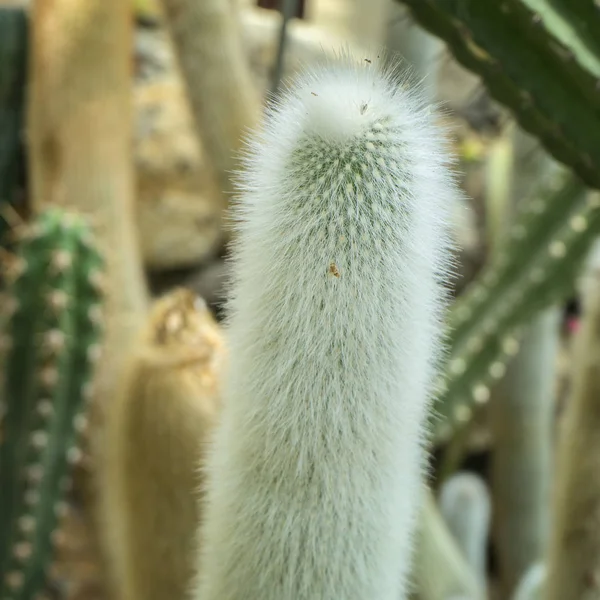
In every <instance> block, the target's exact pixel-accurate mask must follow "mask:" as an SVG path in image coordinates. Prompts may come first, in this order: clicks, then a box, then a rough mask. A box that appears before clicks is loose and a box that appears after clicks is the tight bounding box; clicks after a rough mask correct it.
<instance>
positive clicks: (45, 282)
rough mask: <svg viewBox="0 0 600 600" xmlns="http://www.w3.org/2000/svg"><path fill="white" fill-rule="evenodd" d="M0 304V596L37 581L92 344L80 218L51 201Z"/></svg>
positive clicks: (90, 268)
mask: <svg viewBox="0 0 600 600" xmlns="http://www.w3.org/2000/svg"><path fill="white" fill-rule="evenodd" d="M18 256H19V261H20V274H19V275H18V276H17V277H16V279H15V280H14V281H13V282H12V284H11V285H10V286H9V288H8V291H7V294H6V298H5V300H4V302H3V307H2V311H3V314H2V317H3V323H2V329H1V337H0V340H1V342H2V361H1V364H2V382H1V383H2V387H1V388H0V390H1V396H0V402H1V404H0V407H1V408H0V410H1V413H0V414H2V438H1V441H0V597H1V598H3V600H9V599H10V600H13V599H14V600H17V599H21V600H28V599H29V598H31V597H33V596H34V594H35V593H36V591H38V590H39V589H40V588H41V587H42V585H43V584H44V578H45V567H46V565H47V563H48V561H49V559H50V557H51V551H52V541H51V536H52V532H53V530H54V528H55V527H56V524H57V519H58V517H59V516H60V513H61V506H62V505H61V503H60V499H61V497H62V496H63V494H64V492H65V488H66V487H67V486H68V469H69V464H70V463H71V462H72V461H73V460H74V459H76V457H77V454H78V450H77V448H76V441H77V431H78V430H79V429H80V426H81V425H82V424H83V423H84V422H85V419H84V417H83V415H82V407H83V399H84V398H85V397H86V384H88V382H89V380H90V376H91V372H92V365H93V362H94V359H95V358H96V356H97V354H98V352H97V350H98V341H99V335H100V329H99V325H100V301H101V297H100V292H99V285H98V283H99V275H100V269H101V266H102V263H101V259H100V257H99V255H98V253H97V252H96V250H95V249H94V247H93V246H92V245H91V239H90V233H89V231H88V229H87V227H86V225H85V224H84V223H83V222H81V221H79V220H78V219H77V218H74V217H71V216H68V215H65V214H64V213H63V212H62V211H58V210H49V211H47V212H46V213H43V214H42V215H41V216H40V217H39V218H38V219H37V220H36V222H35V223H34V225H33V227H32V228H31V230H30V231H29V233H28V234H27V235H26V236H25V237H24V238H23V239H22V240H21V242H20V244H19V250H18Z"/></svg>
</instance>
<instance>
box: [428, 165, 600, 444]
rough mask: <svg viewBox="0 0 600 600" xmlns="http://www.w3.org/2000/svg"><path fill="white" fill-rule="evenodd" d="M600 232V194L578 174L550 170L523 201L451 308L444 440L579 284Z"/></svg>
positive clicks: (439, 423) (443, 386)
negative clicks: (535, 326) (543, 317)
mask: <svg viewBox="0 0 600 600" xmlns="http://www.w3.org/2000/svg"><path fill="white" fill-rule="evenodd" d="M599 233H600V202H599V201H598V196H597V195H594V194H587V193H586V188H585V187H584V185H583V184H582V183H581V181H580V180H579V179H577V178H576V177H575V176H573V175H572V174H569V173H561V174H559V175H557V176H556V177H552V178H550V179H549V181H548V182H544V183H543V184H542V189H541V190H540V192H539V193H538V194H536V195H535V196H534V198H532V199H531V200H530V201H528V202H523V204H522V207H521V209H520V212H519V214H518V215H517V217H516V219H515V222H514V224H513V226H512V227H511V228H510V229H509V231H507V234H506V235H505V237H504V239H503V240H502V242H501V245H500V248H499V251H498V252H497V253H496V255H495V257H494V258H493V259H492V260H491V261H490V263H489V264H488V265H487V266H486V267H485V268H484V270H483V271H482V273H481V274H480V276H478V277H477V278H476V280H475V281H474V282H473V283H472V284H471V285H470V286H469V288H467V290H466V291H465V293H464V294H463V295H462V296H461V297H460V298H459V299H458V300H457V302H456V303H455V305H454V307H453V309H452V312H451V314H450V318H449V321H448V326H449V331H450V333H449V346H450V352H449V356H448V362H447V365H446V370H445V374H444V376H443V377H442V378H441V380H440V382H439V389H440V394H439V401H438V403H437V407H436V408H437V413H438V416H439V418H438V419H436V421H435V423H434V427H435V433H436V436H437V438H438V440H439V439H445V438H446V437H447V436H448V435H450V434H451V433H452V431H453V430H454V429H455V428H456V427H457V426H460V425H462V424H464V423H466V422H467V421H468V420H469V419H470V418H471V415H472V413H473V410H474V407H475V406H476V405H477V404H483V403H485V402H487V400H488V399H489V396H490V390H489V386H490V385H492V384H493V383H494V382H495V381H498V380H499V379H501V378H502V377H503V375H504V373H505V370H506V362H507V361H508V360H509V359H510V358H511V357H512V356H514V355H516V353H517V351H518V349H519V338H520V330H521V328H522V326H523V325H525V324H526V323H527V322H528V321H529V320H530V319H531V317H532V316H534V315H535V314H537V312H539V311H540V310H541V309H543V308H545V307H547V306H550V305H551V304H553V303H554V302H557V301H560V300H561V299H563V298H564V297H565V296H566V295H567V294H568V293H569V292H570V291H571V290H572V288H573V284H574V282H575V278H576V276H577V274H578V271H579V267H580V265H581V264H582V260H583V258H584V257H585V256H586V255H587V252H588V250H589V248H590V246H591V244H592V243H593V241H594V240H595V239H596V237H597V236H598V234H599Z"/></svg>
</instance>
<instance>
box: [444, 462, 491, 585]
mask: <svg viewBox="0 0 600 600" xmlns="http://www.w3.org/2000/svg"><path fill="white" fill-rule="evenodd" d="M439 502H440V512H441V513H442V516H443V517H444V520H445V521H446V523H447V525H448V529H450V531H451V532H452V534H453V536H454V539H455V540H456V542H457V544H458V547H459V548H460V550H461V551H462V553H463V555H464V557H465V559H466V560H467V562H468V564H469V565H470V567H471V568H472V569H473V572H474V573H475V574H476V575H477V577H478V580H479V582H480V583H481V585H482V586H484V587H485V582H486V577H487V570H486V553H487V542H488V536H489V529H490V517H491V512H492V502H491V498H490V493H489V491H488V488H487V485H486V483H485V481H483V479H481V477H479V476H478V475H476V474H475V473H467V472H464V473H457V474H456V475H453V476H452V477H451V478H450V479H448V481H446V482H445V483H444V484H443V485H442V487H441V489H440V497H439Z"/></svg>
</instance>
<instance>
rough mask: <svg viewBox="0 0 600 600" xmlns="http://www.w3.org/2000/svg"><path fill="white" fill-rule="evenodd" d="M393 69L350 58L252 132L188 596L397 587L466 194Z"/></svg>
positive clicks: (414, 97)
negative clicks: (458, 200) (452, 215)
mask: <svg viewBox="0 0 600 600" xmlns="http://www.w3.org/2000/svg"><path fill="white" fill-rule="evenodd" d="M398 79H399V78H398V77H397V76H395V75H394V73H393V72H392V71H385V70H384V69H383V68H382V67H381V59H380V58H379V57H375V56H372V57H369V58H367V59H364V60H363V58H362V57H361V59H360V60H358V59H356V60H355V59H353V58H351V57H350V56H347V55H344V56H342V57H340V58H339V59H338V60H337V61H334V62H333V63H326V64H325V65H323V66H320V67H318V68H315V70H313V71H312V72H309V73H306V74H305V75H304V76H303V77H301V78H300V79H299V81H297V83H296V85H295V86H294V87H293V88H292V89H291V90H290V91H288V92H287V93H286V95H285V96H284V97H283V99H282V100H281V101H280V102H279V103H277V104H275V105H273V106H272V107H271V109H270V111H269V113H268V119H267V123H266V126H265V128H264V130H263V132H262V133H258V134H256V135H255V137H254V139H253V141H252V142H251V144H250V147H249V148H250V149H249V155H248V156H247V160H246V172H245V174H244V175H243V176H242V178H241V182H240V189H241V190H242V192H243V196H242V199H241V206H240V207H239V208H238V209H237V218H238V225H237V227H238V229H237V234H236V242H235V246H234V259H233V274H234V284H233V294H232V299H231V301H230V303H229V305H228V312H229V321H228V324H229V331H228V333H229V341H230V351H231V365H230V369H229V374H228V377H227V378H226V381H227V383H226V387H225V391H224V408H223V417H222V421H221V423H220V425H219V427H218V429H217V433H216V440H215V447H214V452H213V453H211V457H210V459H209V464H208V468H209V485H208V492H207V496H208V502H207V507H206V511H207V512H206V522H205V527H204V528H203V530H202V538H201V539H202V544H203V551H202V555H201V557H200V563H199V567H200V572H199V581H198V586H197V589H196V593H195V597H196V598H198V599H200V598H201V599H202V600H216V599H219V600H241V599H242V598H261V599H262V600H275V599H277V600H292V599H294V600H308V599H314V598H337V599H339V600H354V599H359V598H360V599H364V598H377V599H378V600H384V599H385V600H387V599H389V600H392V599H393V600H398V599H399V598H405V597H406V596H405V594H406V589H405V587H406V576H407V572H408V570H409V568H410V554H411V550H412V543H411V542H412V538H413V535H414V525H415V522H416V519H417V517H418V509H419V500H418V498H419V496H420V490H421V485H422V481H421V479H422V477H421V475H422V468H423V466H424V463H425V456H424V449H423V443H424V438H425V422H426V418H427V413H428V408H429V399H430V395H431V391H432V377H433V371H434V361H435V360H436V359H437V358H438V357H439V351H440V331H441V325H440V322H439V321H440V318H441V316H442V309H443V304H444V300H443V299H444V296H445V294H444V291H443V285H442V281H443V280H444V278H445V276H446V275H447V271H448V267H449V248H448V240H449V232H448V229H449V227H448V221H447V219H448V206H449V204H450V202H451V201H452V200H453V198H454V195H455V194H456V193H457V191H456V186H455V183H454V179H453V177H452V176H451V174H450V171H449V160H448V159H447V157H446V154H445V149H444V148H443V147H442V144H441V143H440V141H439V140H440V131H439V130H438V128H437V127H436V126H435V125H434V124H433V115H432V114H431V111H430V110H428V107H427V106H426V104H425V103H424V102H422V100H421V99H420V95H419V93H418V91H416V90H411V89H409V88H408V86H406V85H402V84H406V83H407V82H406V81H398Z"/></svg>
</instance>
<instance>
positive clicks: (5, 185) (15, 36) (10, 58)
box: [0, 7, 27, 241]
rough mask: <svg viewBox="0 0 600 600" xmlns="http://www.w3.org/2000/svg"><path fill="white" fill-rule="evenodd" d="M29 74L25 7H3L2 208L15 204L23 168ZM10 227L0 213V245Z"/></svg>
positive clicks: (0, 51)
mask: <svg viewBox="0 0 600 600" xmlns="http://www.w3.org/2000/svg"><path fill="white" fill-rule="evenodd" d="M26 74H27V15H26V12H25V8H23V7H19V8H17V7H0V206H1V205H3V204H4V203H6V202H12V201H13V199H14V193H15V189H16V186H17V182H18V180H19V176H20V174H21V170H22V169H23V168H24V162H25V155H24V151H23V144H22V140H21V130H22V127H23V118H24V106H25V81H26ZM6 231H7V224H6V222H5V220H4V218H3V215H2V213H1V212H0V241H4V235H5V233H6Z"/></svg>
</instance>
